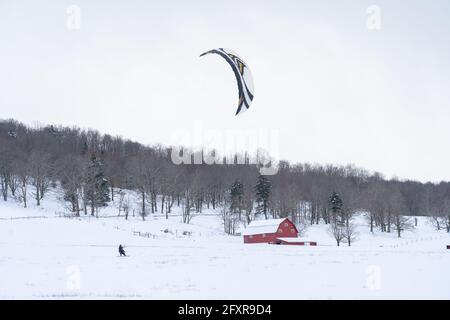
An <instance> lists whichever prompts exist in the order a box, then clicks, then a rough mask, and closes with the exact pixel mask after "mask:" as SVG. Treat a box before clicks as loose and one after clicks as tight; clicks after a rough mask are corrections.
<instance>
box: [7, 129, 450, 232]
mask: <svg viewBox="0 0 450 320" xmlns="http://www.w3.org/2000/svg"><path fill="white" fill-rule="evenodd" d="M57 185H60V186H61V187H62V189H63V191H64V200H65V201H66V202H67V203H68V204H69V207H70V210H71V211H72V212H73V214H75V215H82V214H91V215H95V214H96V213H97V212H98V209H99V208H101V207H102V206H105V205H107V204H108V202H109V201H111V200H114V201H115V202H117V201H119V202H120V203H121V206H123V209H124V211H126V212H128V211H127V208H128V207H129V206H130V204H129V203H128V200H127V199H124V198H123V193H122V192H121V190H125V189H127V190H134V191H136V193H137V194H139V202H138V207H139V214H140V215H141V216H142V218H143V219H145V217H146V216H147V215H149V214H152V213H157V212H159V213H160V214H165V215H166V216H167V215H168V214H169V213H171V210H172V207H173V206H174V205H176V206H181V207H182V209H183V210H182V212H183V221H185V222H187V223H189V221H190V219H191V217H192V215H193V214H196V213H201V212H202V210H203V209H204V208H212V209H218V210H219V209H220V210H221V212H222V216H223V218H224V226H225V231H227V232H228V233H233V232H234V230H235V226H236V225H237V223H240V222H241V221H245V222H247V223H248V222H250V221H251V220H252V219H254V217H255V215H258V214H260V215H263V216H264V217H266V218H272V217H273V218H278V217H286V216H289V217H290V218H291V219H292V220H294V222H295V223H297V224H298V223H303V224H318V223H326V224H332V222H333V221H335V220H336V218H335V217H336V212H335V210H336V208H334V209H333V206H332V205H331V202H330V197H332V195H334V194H338V195H339V199H341V201H342V208H341V209H339V210H341V211H342V212H344V213H345V217H346V220H348V221H351V219H352V217H353V215H354V214H355V213H356V212H361V211H364V212H366V214H367V219H368V226H369V228H370V230H371V231H373V230H374V229H375V228H377V229H379V230H381V231H383V232H391V229H392V231H393V230H396V231H397V232H398V233H399V235H400V233H401V231H403V230H406V229H407V228H408V227H409V225H410V224H411V221H409V219H408V218H407V216H415V215H427V216H429V217H430V221H432V222H433V224H434V225H435V227H436V228H437V229H441V228H443V229H446V230H447V232H450V183H449V182H441V183H439V184H433V183H420V182H416V181H409V180H405V181H400V180H395V179H394V180H387V179H385V178H384V177H383V176H382V175H381V174H379V173H371V172H369V171H366V170H364V169H361V168H357V167H354V166H351V165H349V166H335V165H325V166H322V165H312V164H290V163H289V162H287V161H281V162H280V163H279V170H278V173H277V174H276V175H273V176H260V175H259V169H258V165H254V164H245V165H222V164H220V165H219V164H215V165H207V164H204V165H175V164H173V163H172V161H171V148H170V147H164V146H161V145H155V146H144V145H142V144H140V143H137V142H134V141H130V140H127V139H123V138H121V137H117V136H111V135H108V134H104V135H102V134H100V133H98V132H97V131H95V130H81V129H79V128H76V127H73V128H68V127H61V126H58V127H56V126H36V127H33V128H31V127H27V126H25V125H23V124H21V123H19V122H17V121H14V120H0V189H1V196H2V198H3V200H5V201H7V200H8V198H9V197H14V198H16V199H18V200H20V201H21V202H22V203H23V205H24V206H25V207H26V206H27V204H28V203H29V201H35V202H36V204H37V205H40V203H41V201H43V200H44V199H45V196H46V194H47V192H48V190H49V189H50V188H54V187H56V186H57ZM28 189H31V190H28ZM29 197H30V198H31V199H28V198H29ZM333 210H334V211H333ZM349 226H350V225H349Z"/></svg>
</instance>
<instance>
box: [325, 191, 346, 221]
mask: <svg viewBox="0 0 450 320" xmlns="http://www.w3.org/2000/svg"><path fill="white" fill-rule="evenodd" d="M328 207H329V208H330V212H331V215H332V222H333V223H338V224H344V222H345V221H344V219H343V212H344V203H343V201H342V199H341V197H340V196H339V194H337V192H335V191H333V193H332V194H331V196H330V199H329V201H328Z"/></svg>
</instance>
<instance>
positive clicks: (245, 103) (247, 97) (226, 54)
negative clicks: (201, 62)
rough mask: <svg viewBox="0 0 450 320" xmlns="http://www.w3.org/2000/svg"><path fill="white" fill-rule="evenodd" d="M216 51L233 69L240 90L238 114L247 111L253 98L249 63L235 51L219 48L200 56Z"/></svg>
mask: <svg viewBox="0 0 450 320" xmlns="http://www.w3.org/2000/svg"><path fill="white" fill-rule="evenodd" d="M209 53H215V54H218V55H220V56H221V57H222V58H224V59H225V60H226V61H227V62H228V64H229V65H230V66H231V69H233V72H234V75H235V76H236V81H237V85H238V91H239V102H238V108H237V111H236V115H238V114H241V113H243V112H244V111H247V109H248V108H250V104H251V103H252V100H253V77H252V74H251V72H250V69H249V68H248V66H247V64H246V63H245V62H244V61H243V60H242V59H241V58H240V57H239V56H238V55H237V54H236V53H234V52H233V51H231V50H229V49H224V48H219V49H213V50H210V51H207V52H205V53H202V54H201V55H200V57H202V56H204V55H207V54H209Z"/></svg>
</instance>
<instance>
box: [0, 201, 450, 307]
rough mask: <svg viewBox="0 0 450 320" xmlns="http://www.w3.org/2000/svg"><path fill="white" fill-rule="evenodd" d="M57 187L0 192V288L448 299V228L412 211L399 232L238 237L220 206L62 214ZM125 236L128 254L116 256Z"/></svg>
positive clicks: (59, 293) (11, 291)
mask: <svg viewBox="0 0 450 320" xmlns="http://www.w3.org/2000/svg"><path fill="white" fill-rule="evenodd" d="M57 198H58V196H57V194H52V195H49V196H48V197H47V198H46V199H45V200H44V202H43V204H42V206H41V207H39V208H38V207H35V206H33V205H31V207H30V208H27V209H24V208H21V207H20V204H19V203H17V202H14V201H13V200H11V201H8V202H3V201H2V202H0V252H1V255H0V270H1V273H2V278H1V279H0V298H31V299H36V298H112V299H116V298H150V299H157V298H158V299H200V298H201V299H214V298H218V299H241V298H242V299H316V298H318V299H368V298H374V299H397V298H402V299H403V298H405V299H416V298H417V299H418V298H421V299H449V298H450V273H449V272H448V267H449V266H450V250H446V245H447V244H450V237H449V235H448V234H447V233H445V232H444V231H442V232H437V231H435V230H433V229H432V227H431V226H430V225H429V224H428V221H427V220H426V219H424V218H419V221H418V222H419V224H418V227H417V228H415V229H414V231H412V232H405V233H404V235H403V236H402V238H401V239H398V238H397V237H396V235H395V234H394V233H392V234H386V233H383V234H381V233H375V234H371V233H370V232H369V230H368V227H367V226H366V223H365V220H364V217H358V221H357V223H358V232H359V235H358V241H357V242H355V243H354V245H352V247H347V246H345V245H344V246H341V247H337V246H336V245H335V242H334V240H333V239H332V238H331V237H330V236H329V235H328V233H327V232H326V226H324V225H318V226H311V227H309V228H308V229H307V230H306V234H305V235H304V238H305V239H306V240H314V241H317V242H318V244H319V245H318V246H317V247H303V246H277V245H267V244H252V245H245V244H243V241H242V238H241V237H240V236H227V235H225V234H224V233H223V231H222V230H223V227H222V224H221V223H222V222H221V218H220V214H219V213H218V212H213V211H211V210H209V211H208V210H205V211H204V212H203V213H202V214H200V215H196V216H194V218H193V219H192V221H191V223H190V224H184V223H182V221H181V220H182V218H181V215H180V208H175V209H174V211H173V212H174V213H173V214H172V215H170V216H169V219H167V220H166V219H165V216H164V215H162V214H161V213H155V214H150V215H149V216H148V217H147V218H146V221H142V219H141V218H140V217H139V216H137V215H136V216H134V217H133V216H132V215H130V217H129V220H128V221H126V220H125V219H124V217H123V215H122V216H117V214H118V209H117V208H116V207H114V206H113V205H111V206H109V207H108V208H106V209H103V210H102V211H101V212H100V217H99V218H93V217H89V216H83V217H80V218H67V217H64V214H63V213H64V212H65V211H67V210H65V208H64V205H63V204H62V202H61V201H59V200H58V199H57ZM119 244H124V245H125V250H126V251H127V254H129V257H126V258H123V257H122V258H121V257H118V252H117V247H118V245H119Z"/></svg>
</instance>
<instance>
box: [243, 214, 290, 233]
mask: <svg viewBox="0 0 450 320" xmlns="http://www.w3.org/2000/svg"><path fill="white" fill-rule="evenodd" d="M286 219H287V218H283V219H269V220H258V221H252V222H250V224H249V225H248V226H247V228H245V229H244V231H243V232H242V234H243V235H244V236H247V235H251V234H262V233H275V232H277V230H278V227H279V226H280V223H282V222H283V221H284V220H286Z"/></svg>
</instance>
